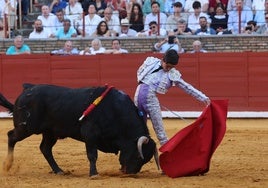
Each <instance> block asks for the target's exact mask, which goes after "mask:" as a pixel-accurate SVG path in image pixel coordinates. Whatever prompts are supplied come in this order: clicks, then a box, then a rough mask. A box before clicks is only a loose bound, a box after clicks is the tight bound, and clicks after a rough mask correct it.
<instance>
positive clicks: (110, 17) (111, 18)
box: [102, 7, 120, 33]
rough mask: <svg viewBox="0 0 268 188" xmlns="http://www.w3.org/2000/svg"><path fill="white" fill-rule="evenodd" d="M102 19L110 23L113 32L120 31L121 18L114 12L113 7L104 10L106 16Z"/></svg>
mask: <svg viewBox="0 0 268 188" xmlns="http://www.w3.org/2000/svg"><path fill="white" fill-rule="evenodd" d="M102 20H104V21H106V23H107V24H108V27H109V30H110V31H111V32H112V33H119V31H120V20H119V17H118V14H113V10H112V8H111V7H107V8H106V9H105V10H104V17H103V18H102Z"/></svg>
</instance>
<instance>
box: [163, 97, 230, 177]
mask: <svg viewBox="0 0 268 188" xmlns="http://www.w3.org/2000/svg"><path fill="white" fill-rule="evenodd" d="M227 107H228V101H227V100H212V101H211V105H209V106H208V107H206V108H205V109H204V111H203V112H202V114H201V116H200V117H199V118H198V119H197V120H196V121H195V122H194V123H192V124H191V125H189V126H187V127H185V128H183V129H182V130H180V131H179V132H178V133H176V134H175V135H174V136H173V137H172V138H171V139H170V140H169V141H168V142H167V143H166V144H164V145H163V146H162V147H161V148H160V149H159V150H160V152H162V154H161V155H160V157H159V160H160V166H161V169H162V170H163V171H164V173H165V174H166V175H168V176H169V177H172V178H176V177H181V176H193V175H200V174H204V173H206V172H208V171H209V165H210V159H211V157H212V154H213V153H214V152H215V150H216V148H217V147H218V145H219V144H220V142H221V141H222V139H223V137H224V134H225V131H226V118H227Z"/></svg>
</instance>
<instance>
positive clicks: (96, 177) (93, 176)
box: [90, 174, 100, 180]
mask: <svg viewBox="0 0 268 188" xmlns="http://www.w3.org/2000/svg"><path fill="white" fill-rule="evenodd" d="M99 177H100V176H99V174H96V175H92V176H90V179H92V180H96V179H98V178H99Z"/></svg>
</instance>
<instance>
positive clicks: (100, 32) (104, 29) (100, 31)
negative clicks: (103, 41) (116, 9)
mask: <svg viewBox="0 0 268 188" xmlns="http://www.w3.org/2000/svg"><path fill="white" fill-rule="evenodd" d="M91 36H92V37H110V36H111V32H110V30H109V27H108V24H107V23H106V22H105V21H101V22H100V23H99V24H98V26H97V29H96V31H95V32H94V33H93V34H92V35H91Z"/></svg>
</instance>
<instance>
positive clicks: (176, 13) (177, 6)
mask: <svg viewBox="0 0 268 188" xmlns="http://www.w3.org/2000/svg"><path fill="white" fill-rule="evenodd" d="M172 7H173V11H172V14H171V15H170V16H169V17H168V18H167V23H166V30H167V31H173V30H174V29H177V23H178V21H179V20H181V19H184V20H185V21H187V19H188V16H187V14H185V13H183V12H182V4H181V3H180V2H176V3H174V4H173V6H172ZM186 24H187V23H186Z"/></svg>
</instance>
